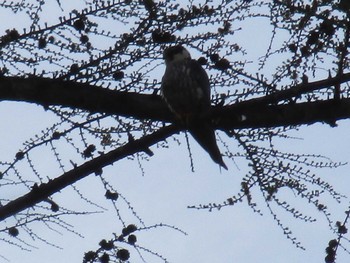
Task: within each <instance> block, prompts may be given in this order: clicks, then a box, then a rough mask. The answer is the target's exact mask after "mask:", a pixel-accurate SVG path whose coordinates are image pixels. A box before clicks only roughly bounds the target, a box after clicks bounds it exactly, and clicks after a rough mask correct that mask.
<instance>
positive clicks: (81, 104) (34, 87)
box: [0, 73, 350, 130]
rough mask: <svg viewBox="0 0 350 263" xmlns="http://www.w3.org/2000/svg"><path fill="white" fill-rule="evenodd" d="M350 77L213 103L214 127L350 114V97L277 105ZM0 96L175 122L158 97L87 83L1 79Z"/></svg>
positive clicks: (279, 123) (290, 122)
mask: <svg viewBox="0 0 350 263" xmlns="http://www.w3.org/2000/svg"><path fill="white" fill-rule="evenodd" d="M349 80H350V73H347V74H344V75H342V76H341V77H339V76H338V77H334V78H328V79H326V80H320V81H315V82H310V83H304V84H299V85H296V86H294V87H291V88H290V89H287V90H282V91H278V92H275V93H273V94H270V95H267V96H264V97H260V98H255V99H251V100H247V101H244V102H240V103H236V104H233V105H228V106H224V107H212V116H211V117H212V118H213V120H214V126H215V128H219V129H224V130H228V129H241V128H261V127H278V126H287V125H301V124H312V123H315V122H320V121H321V122H327V123H331V122H335V121H336V120H339V119H345V118H350V113H349V108H350V106H349V99H341V100H339V101H333V100H327V101H315V102H304V103H298V104H292V103H290V104H283V105H276V104H277V102H279V101H282V100H286V99H288V98H293V97H296V96H298V95H300V94H303V93H307V92H312V91H315V90H319V89H323V88H328V87H331V86H333V85H336V84H340V83H344V82H347V81H349ZM0 87H1V88H0V100H13V101H25V102H31V103H36V104H39V105H42V106H44V107H47V106H49V105H60V106H66V107H71V108H80V109H84V110H87V111H90V112H101V113H109V114H116V115H122V116H126V117H133V118H137V119H150V120H154V121H164V122H174V116H173V114H172V113H171V112H170V111H169V110H168V108H167V106H166V105H165V103H164V101H163V100H162V98H161V97H160V96H158V95H155V94H153V95H149V94H138V93H132V92H118V91H113V90H109V89H105V88H101V87H96V86H93V85H89V84H85V83H76V82H70V81H58V80H51V79H45V78H38V77H31V78H19V77H3V78H0Z"/></svg>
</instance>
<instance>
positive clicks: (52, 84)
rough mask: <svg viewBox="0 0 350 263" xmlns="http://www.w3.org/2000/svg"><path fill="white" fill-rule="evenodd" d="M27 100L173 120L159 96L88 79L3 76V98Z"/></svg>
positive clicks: (0, 94) (0, 89)
mask: <svg viewBox="0 0 350 263" xmlns="http://www.w3.org/2000/svg"><path fill="white" fill-rule="evenodd" d="M2 100H9V101H24V102H29V103H35V104H38V105H42V106H44V107H47V106H52V105H58V106H63V107H70V108H73V109H76V108H78V109H83V110H87V111H89V112H101V113H110V114H116V115H122V116H126V117H134V118H137V119H155V120H171V119H172V117H173V116H172V114H171V113H170V112H169V110H168V108H167V106H166V105H165V103H164V102H163V100H162V99H161V97H160V96H157V95H148V94H138V93H134V92H118V91H113V90H110V89H106V88H101V87H97V86H93V85H89V84H86V83H78V82H73V81H62V80H54V79H47V78H39V77H30V78H20V77H2V78H0V101H2Z"/></svg>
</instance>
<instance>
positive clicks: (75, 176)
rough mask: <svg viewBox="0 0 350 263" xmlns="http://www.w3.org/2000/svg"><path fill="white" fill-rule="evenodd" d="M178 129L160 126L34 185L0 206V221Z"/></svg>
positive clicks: (142, 149)
mask: <svg viewBox="0 0 350 263" xmlns="http://www.w3.org/2000/svg"><path fill="white" fill-rule="evenodd" d="M179 131H180V129H179V128H178V127H176V126H174V125H170V126H166V127H163V128H160V129H159V130H158V131H156V132H154V133H152V134H150V135H146V136H144V137H142V138H140V139H138V140H135V141H130V142H129V143H127V144H125V145H124V146H121V147H119V148H117V149H115V150H112V151H110V152H109V153H107V154H104V155H101V156H99V157H96V158H94V159H93V160H91V161H88V162H85V163H84V164H82V165H80V166H77V167H76V168H74V169H72V170H70V171H68V172H66V173H64V174H62V175H61V176H59V177H57V178H56V179H53V180H50V181H49V182H48V183H45V184H41V185H39V186H34V187H33V189H32V190H31V191H30V192H29V193H27V194H25V195H23V196H21V197H19V198H17V199H15V200H13V201H10V202H9V203H7V204H6V205H4V206H1V207H0V221H2V220H4V219H6V218H8V217H10V216H12V215H15V214H17V213H19V212H21V211H23V210H24V209H27V208H30V207H32V206H34V205H35V204H37V203H39V202H41V201H44V200H46V199H47V198H48V197H49V196H51V195H53V194H54V193H57V192H59V191H60V190H62V189H64V188H65V187H67V186H69V185H71V184H73V183H75V182H77V181H79V180H81V179H83V178H84V177H86V176H88V175H90V174H92V173H94V172H97V171H99V170H101V169H102V168H103V167H105V166H107V165H110V164H113V163H114V162H116V161H118V160H120V159H123V158H125V157H127V156H129V155H132V154H135V153H137V152H140V151H144V150H145V149H147V148H148V147H150V146H151V145H153V144H155V143H157V142H159V141H162V140H165V139H166V138H167V137H169V136H171V135H172V134H174V133H177V132H179Z"/></svg>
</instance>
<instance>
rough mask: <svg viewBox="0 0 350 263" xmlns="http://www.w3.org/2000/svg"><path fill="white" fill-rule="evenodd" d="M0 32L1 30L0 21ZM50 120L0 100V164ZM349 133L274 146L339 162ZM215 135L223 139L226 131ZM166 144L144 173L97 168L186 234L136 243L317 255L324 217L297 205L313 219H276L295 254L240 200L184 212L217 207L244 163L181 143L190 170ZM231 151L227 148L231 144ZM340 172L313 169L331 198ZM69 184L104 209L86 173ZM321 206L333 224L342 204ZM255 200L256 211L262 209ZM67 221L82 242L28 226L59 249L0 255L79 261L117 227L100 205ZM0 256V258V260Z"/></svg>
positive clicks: (326, 131) (151, 215)
mask: <svg viewBox="0 0 350 263" xmlns="http://www.w3.org/2000/svg"><path fill="white" fill-rule="evenodd" d="M3 27H5V28H6V25H3ZM8 27H13V25H11V26H8ZM1 32H2V31H1ZM247 37H248V38H249V36H247ZM55 120H56V119H55V117H54V116H53V115H52V114H51V113H50V112H45V111H44V110H43V109H42V108H41V107H38V106H36V105H33V104H25V103H9V102H1V103H0V121H1V123H2V124H3V125H2V128H1V129H0V135H1V140H0V160H4V159H5V160H8V159H9V156H14V155H15V153H16V152H17V150H18V148H20V147H21V145H22V143H23V142H24V141H25V140H27V139H28V138H30V137H32V136H34V135H35V134H37V133H40V131H41V130H42V129H44V128H45V127H46V126H47V125H48V124H49V123H53V122H54V121H55ZM349 128H350V122H349V121H347V120H346V121H340V122H339V123H338V127H336V128H331V127H329V126H328V125H325V124H315V125H311V126H306V127H302V128H301V129H300V130H299V131H294V132H292V133H291V135H293V136H296V137H300V138H303V139H295V140H285V141H281V142H279V146H280V147H281V148H283V149H285V150H290V151H292V152H298V153H300V152H301V153H316V154H321V155H326V156H328V157H330V158H332V160H334V161H341V162H347V161H350V152H349V151H348V148H349V136H350V135H349V133H348V131H349ZM220 135H221V137H223V138H225V140H227V137H225V136H226V135H224V134H220ZM176 138H177V139H178V140H180V142H181V145H180V146H179V145H178V144H177V143H176V142H171V140H169V141H170V143H169V148H168V149H156V148H155V147H152V151H153V152H154V153H155V155H154V156H152V157H150V160H149V161H148V162H143V169H144V174H142V172H141V170H140V168H139V167H138V165H137V164H136V162H134V161H131V160H122V161H120V162H118V163H116V164H114V165H113V166H109V167H107V168H106V169H104V174H105V176H106V177H108V179H109V180H110V181H111V182H112V183H113V184H114V185H115V186H116V188H117V189H118V192H120V193H121V194H122V195H123V196H124V197H125V198H126V199H127V200H128V202H130V203H131V205H132V207H133V209H134V210H135V211H136V213H137V214H138V215H139V216H140V217H141V218H142V220H143V221H144V222H145V224H146V225H149V226H151V225H154V224H158V223H161V222H162V223H164V224H168V225H171V226H175V227H177V228H179V229H181V230H182V231H184V232H186V233H187V235H184V234H183V233H182V232H180V231H176V230H174V229H172V228H167V227H161V228H156V229H152V230H148V231H142V232H140V233H137V237H138V244H140V245H143V246H144V247H146V248H149V249H151V250H152V251H154V252H157V253H160V254H161V255H163V256H164V257H166V258H167V259H168V260H169V262H185V263H187V262H204V263H206V262H225V263H226V262H227V263H230V262H244V263H253V262H254V263H255V262H277V263H278V262H284V263H295V262H309V263H316V262H323V259H324V257H325V253H324V249H325V248H326V246H327V244H328V241H329V240H330V239H333V238H335V235H334V234H333V233H331V232H330V230H329V227H328V222H327V221H326V220H325V218H324V217H323V216H322V215H319V214H318V213H317V211H315V209H313V208H312V207H311V206H308V205H307V204H306V203H300V205H301V208H302V209H303V210H304V211H305V212H308V213H310V215H315V216H316V218H317V219H318V221H317V222H316V223H312V224H311V223H304V222H299V221H298V220H295V219H293V218H290V217H288V216H287V215H284V214H281V218H283V220H285V221H284V222H285V224H286V225H287V226H289V227H290V228H291V230H292V231H293V233H294V236H295V237H297V238H298V240H299V241H300V242H301V243H302V245H303V246H304V247H305V248H306V250H305V251H304V250H300V249H297V248H295V247H294V246H293V244H292V243H291V242H290V241H289V240H287V239H286V238H285V236H284V235H283V233H282V231H281V230H280V229H279V228H278V226H277V224H276V222H275V221H274V220H273V218H272V216H271V215H270V214H269V212H268V211H267V210H263V216H261V215H259V214H257V213H254V212H253V211H252V210H251V209H250V208H249V207H248V206H247V204H246V202H242V203H240V204H237V205H235V206H233V207H228V208H224V209H222V210H220V211H216V210H214V211H212V212H208V211H206V210H195V209H187V206H188V205H198V204H207V203H211V202H217V203H220V202H222V201H223V200H225V199H227V198H228V197H230V196H232V195H233V194H235V193H236V192H237V191H239V189H240V182H241V178H242V176H244V174H245V173H246V172H247V167H245V165H244V162H240V161H237V163H233V162H230V161H229V160H225V161H226V164H227V165H228V167H229V170H228V171H224V170H223V171H220V170H219V168H218V167H217V165H216V164H214V163H213V162H212V161H211V160H210V158H209V156H208V155H207V154H206V153H205V152H204V151H203V150H202V149H201V148H200V146H198V145H197V144H196V143H195V142H194V141H193V139H191V141H190V143H191V147H192V151H193V153H194V154H193V155H194V164H195V172H194V173H193V172H191V168H190V161H189V158H188V152H187V147H186V141H185V137H184V135H183V134H180V135H178V136H176ZM231 147H236V146H235V144H234V143H232V144H231ZM38 158H42V159H43V160H44V162H43V166H42V169H43V171H44V172H46V173H48V174H50V172H51V170H50V165H51V164H52V163H51V162H52V161H50V160H49V158H48V157H47V156H46V155H45V154H44V153H42V155H39V156H38ZM169 160H171V161H170V162H169ZM348 169H349V166H344V167H341V168H339V169H337V170H329V169H324V170H317V172H318V173H319V174H320V176H322V178H324V179H325V180H326V181H329V182H330V183H332V184H333V185H334V186H335V189H337V190H339V192H341V193H344V194H349V187H348V185H349V183H350V179H349V175H348ZM76 186H77V187H79V189H80V190H81V191H82V192H89V193H90V194H91V192H92V193H93V195H94V196H95V200H96V201H97V202H101V203H102V204H103V205H106V203H105V200H104V198H103V195H104V191H103V189H101V183H100V182H99V180H97V178H96V177H93V176H92V177H89V178H87V179H86V180H83V181H81V182H78V183H77V184H76ZM64 191H65V193H64V194H61V195H57V196H54V200H55V201H57V202H59V203H62V204H63V203H64V204H65V205H66V206H68V207H70V208H72V209H74V208H76V209H80V207H79V206H80V205H81V203H80V202H79V203H74V202H71V196H72V195H71V189H67V190H64ZM94 192H96V193H94ZM18 195H19V193H16V192H14V193H13V196H14V197H16V196H18ZM286 197H288V198H289V199H290V200H291V201H292V202H294V201H295V202H299V201H298V200H296V198H295V197H294V196H293V195H290V194H288V193H286ZM257 201H261V200H259V199H257ZM329 202H330V204H331V205H332V207H331V208H330V210H331V211H332V212H334V214H335V215H337V216H338V217H337V216H336V218H338V220H342V219H343V218H344V216H345V214H344V211H345V209H346V207H347V206H348V202H347V201H346V200H345V201H344V204H341V205H338V204H336V203H335V202H333V201H332V200H329ZM118 204H119V203H118ZM260 204H261V206H262V207H263V203H260ZM120 206H121V207H120V212H121V213H122V217H123V218H124V219H125V220H126V221H127V222H130V223H135V224H138V222H137V221H136V220H135V217H134V216H133V215H132V214H131V213H130V210H129V209H127V207H126V205H125V203H123V202H120ZM81 209H83V208H81ZM67 222H69V223H71V224H72V225H73V226H74V230H75V231H77V232H78V233H81V234H82V235H83V236H84V237H81V236H78V235H75V234H72V233H69V232H67V231H61V233H56V232H53V231H49V230H48V229H47V228H45V227H43V226H42V225H40V224H37V225H35V226H34V229H35V230H36V231H38V232H39V233H40V234H43V235H44V236H45V238H46V239H47V240H49V241H50V242H53V243H54V244H56V245H57V246H60V247H62V249H58V248H54V247H52V246H49V245H46V244H43V243H40V242H39V243H33V242H31V244H34V245H35V246H36V247H37V248H32V250H31V251H30V252H28V251H23V250H21V249H18V248H17V247H14V246H11V245H7V244H4V245H1V249H0V255H3V256H4V257H6V258H8V259H9V260H10V262H15V263H16V262H24V260H25V262H28V263H31V262H52V263H56V262H57V263H58V262H81V261H82V255H83V253H84V252H86V251H89V250H95V249H96V248H97V247H98V243H99V241H100V240H101V239H103V238H105V239H108V238H111V237H112V235H111V233H112V232H114V233H116V234H118V233H119V232H120V230H121V224H120V222H119V221H118V218H117V216H116V214H115V212H114V211H113V209H112V208H110V207H109V211H106V212H105V213H98V214H93V215H89V216H79V217H73V216H71V217H68V218H67ZM131 253H132V262H141V260H140V258H139V257H138V256H137V253H136V252H135V251H134V250H131ZM143 255H144V256H145V259H146V260H147V262H161V261H160V260H157V258H156V257H154V256H152V255H150V254H149V253H143ZM2 260H3V259H1V258H0V262H2ZM348 260H349V255H346V254H344V253H342V252H341V251H340V253H339V255H338V262H346V261H348ZM3 262H6V260H3Z"/></svg>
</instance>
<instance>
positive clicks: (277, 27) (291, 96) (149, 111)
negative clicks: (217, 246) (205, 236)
mask: <svg viewBox="0 0 350 263" xmlns="http://www.w3.org/2000/svg"><path fill="white" fill-rule="evenodd" d="M72 2H74V1H72ZM77 2H78V1H77ZM175 2H176V1H175ZM349 10H350V7H349V4H348V1H346V0H340V1H328V0H309V1H299V0H274V1H254V0H253V1H247V0H237V1H229V0H218V1H213V2H211V1H208V0H207V1H178V3H174V1H170V0H164V1H152V0H143V1H142V0H140V1H128V0H108V1H107V0H106V1H105V0H99V1H97V0H85V1H81V2H79V4H77V3H74V4H67V3H64V2H63V1H56V2H55V1H11V2H9V1H3V2H2V3H0V12H1V13H4V15H5V14H6V15H7V16H9V17H12V18H14V17H17V18H21V23H22V24H21V27H20V26H17V25H16V26H14V25H12V24H10V23H9V24H6V21H4V22H3V23H4V25H5V26H6V27H7V28H6V31H5V32H4V33H3V34H2V36H1V37H0V55H1V61H0V100H1V101H4V100H8V101H18V102H28V103H35V104H37V105H40V106H42V107H43V109H44V110H45V111H47V112H48V113H52V114H53V115H54V116H55V117H56V118H55V122H54V123H53V124H52V125H51V126H48V127H47V128H46V129H44V130H43V131H42V132H41V133H39V134H37V135H35V136H33V137H31V138H29V139H28V140H26V141H25V142H24V143H23V146H22V147H21V148H20V149H16V153H15V154H14V155H12V156H8V159H7V160H1V161H0V175H1V180H0V187H1V189H2V190H3V191H2V192H1V193H0V200H1V207H0V218H1V220H3V222H4V224H3V225H2V228H1V232H0V239H1V240H2V241H4V242H7V243H9V244H16V245H18V246H19V247H20V248H26V249H28V247H29V245H27V243H23V242H21V240H23V239H26V238H28V237H30V238H31V239H32V240H34V241H36V240H38V241H39V240H41V241H43V240H44V242H46V243H49V241H47V240H46V239H45V237H41V235H39V234H37V233H35V231H33V229H34V228H32V227H31V225H32V224H36V223H38V222H43V223H44V224H45V225H46V226H48V227H49V228H50V227H52V226H55V227H57V226H58V227H60V228H61V229H63V230H67V231H71V232H73V233H74V227H73V226H70V225H69V224H67V223H65V221H64V220H63V217H64V216H67V215H79V214H82V215H88V214H91V213H96V212H101V211H103V205H100V204H96V203H94V202H93V201H92V199H93V198H92V196H93V194H94V193H86V194H85V193H82V192H81V191H80V190H79V189H78V187H75V186H74V183H75V182H77V181H78V180H82V179H85V178H86V177H88V176H96V178H97V180H98V181H99V182H100V185H99V186H94V187H96V188H98V187H100V188H102V189H103V192H104V193H105V199H106V200H107V201H108V202H110V203H111V205H112V206H113V207H114V208H115V211H116V214H117V215H118V218H119V220H120V221H121V222H122V224H123V226H125V228H124V229H123V230H122V234H120V235H115V234H114V237H113V238H111V239H110V240H106V239H103V240H102V241H101V242H100V243H99V248H98V249H97V250H96V251H90V252H86V254H85V256H84V259H83V262H111V261H112V262H118V261H126V260H129V257H130V256H131V254H130V252H131V251H132V250H131V249H130V248H132V249H135V250H136V251H137V252H138V254H139V255H140V257H141V258H142V255H141V251H142V252H147V253H150V254H152V255H155V256H156V257H158V258H160V259H161V260H163V261H166V259H165V258H164V257H163V256H161V255H159V254H157V253H156V252H153V251H150V250H148V249H147V248H146V246H141V245H139V241H138V240H137V235H136V234H135V233H136V232H137V231H140V230H151V229H153V228H154V227H147V226H146V224H145V223H144V222H143V221H142V219H141V218H140V217H139V216H138V215H137V213H136V212H135V211H134V208H133V207H132V205H131V204H130V203H129V202H128V201H127V199H126V198H125V197H124V195H126V193H122V191H120V190H119V189H115V186H113V184H112V183H111V182H109V179H108V176H107V175H105V173H104V172H103V168H104V167H106V166H108V165H110V164H113V163H115V162H117V161H118V160H120V159H122V158H125V157H128V158H130V159H132V160H134V161H135V162H137V164H138V165H139V166H140V169H141V171H142V173H143V169H142V163H143V162H144V161H150V162H152V159H151V158H150V157H151V156H152V155H153V151H151V150H150V148H149V147H151V146H152V145H156V147H157V148H160V149H158V150H157V151H155V154H157V152H159V151H161V149H162V148H166V147H169V146H168V142H167V140H166V139H167V138H169V137H171V136H174V135H175V134H177V133H179V132H181V131H183V127H179V126H178V125H177V123H176V121H175V118H174V116H173V114H172V113H171V112H170V111H169V109H168V108H167V107H166V105H165V103H164V102H163V100H162V98H161V97H160V94H159V87H160V83H161V77H160V76H161V75H160V73H159V72H160V68H161V67H162V64H163V61H162V52H163V50H164V48H166V47H168V46H170V45H174V44H182V45H184V46H186V48H188V49H189V50H190V51H191V52H192V54H193V57H194V58H196V59H197V58H198V61H199V62H200V64H202V65H203V67H204V68H205V69H206V71H207V72H208V74H209V75H210V81H211V87H212V94H213V95H212V104H213V107H212V112H211V114H210V116H208V118H210V119H211V122H212V125H213V127H215V128H216V129H217V130H219V131H220V132H221V133H223V136H222V137H224V136H225V138H226V139H223V140H221V147H222V148H225V149H226V150H225V151H224V154H223V155H224V158H225V159H229V160H232V162H231V164H232V163H234V162H236V161H237V160H244V161H245V162H246V165H247V166H248V167H249V172H248V173H247V174H245V175H244V176H243V177H242V179H241V191H240V192H238V193H227V196H228V198H227V200H223V201H222V202H221V203H215V204H214V203H210V204H199V205H192V206H189V207H190V208H194V209H206V210H209V211H212V210H214V209H223V208H226V209H227V208H228V207H231V206H233V205H235V204H236V203H238V202H242V201H245V202H246V203H247V204H248V205H249V206H250V207H251V208H252V209H253V210H254V211H256V212H257V213H260V214H262V213H263V212H262V210H264V209H265V211H266V209H267V211H268V212H269V213H270V214H271V215H272V217H273V219H274V220H275V221H276V223H277V225H278V226H279V227H280V228H281V229H282V232H283V234H284V235H285V236H286V237H287V238H288V239H289V240H290V241H291V242H292V243H293V244H294V245H295V246H297V247H299V248H302V244H301V243H300V242H299V241H298V240H297V239H296V237H295V236H294V235H293V233H292V231H291V230H290V229H289V227H288V226H286V225H285V223H284V222H283V221H282V220H281V219H280V218H279V213H280V212H282V211H286V212H288V213H290V214H291V216H292V217H294V218H296V219H300V220H303V221H306V222H313V221H315V218H314V217H313V216H312V215H307V214H304V212H302V211H301V210H300V209H298V207H295V206H294V205H292V204H290V202H289V200H288V199H286V200H285V197H284V196H283V194H280V193H283V192H285V191H291V192H293V193H294V194H295V196H297V197H299V198H300V199H301V200H305V203H308V204H311V205H313V206H314V208H315V213H316V212H317V211H320V212H322V213H323V214H324V215H325V217H326V218H327V220H328V222H329V225H330V227H331V229H332V230H333V231H334V233H335V234H336V235H337V239H334V240H331V241H330V243H329V245H328V247H327V248H326V259H325V261H326V262H335V260H336V252H337V249H338V248H340V247H341V248H344V249H345V251H347V250H346V248H345V245H346V244H347V245H349V244H348V240H349V239H347V238H345V235H347V224H348V216H349V213H348V212H347V217H346V219H345V220H344V222H340V221H339V222H337V223H334V221H333V219H332V218H331V214H330V212H329V211H328V207H327V204H326V203H323V202H324V201H323V200H324V199H323V198H322V197H323V196H330V197H331V198H333V199H334V200H336V201H337V202H341V201H342V200H343V196H342V195H341V194H340V193H338V192H337V191H336V190H335V189H334V188H333V187H332V185H331V184H330V183H328V182H326V181H325V180H323V179H322V178H320V177H319V176H318V175H317V174H316V169H319V168H332V169H333V168H337V167H339V166H340V165H343V163H340V162H334V161H332V160H330V159H328V158H327V157H324V156H321V155H318V154H304V153H291V152H285V151H284V150H282V149H279V148H278V146H277V143H276V141H277V140H286V141H291V140H294V138H292V137H291V136H290V135H289V132H290V131H295V130H297V129H298V127H299V126H301V125H310V124H313V123H316V122H321V123H325V124H326V125H330V126H332V127H336V125H337V121H338V120H341V119H347V118H349V117H350V98H349V92H350V89H349V86H348V82H349V80H350V72H349V67H350V66H349V48H350V43H349V39H350V26H349V25H350V11H349ZM48 14H49V16H48ZM4 25H3V26H4ZM260 27H261V28H260ZM259 30H260V31H261V30H263V32H264V36H261V38H262V39H259V40H258V41H259V46H258V45H257V40H256V39H246V38H244V37H242V36H244V34H242V33H245V32H252V33H251V34H254V33H256V32H258V31H259ZM263 37H264V39H263ZM252 42H253V43H252ZM24 131H25V129H24ZM28 136H29V135H28ZM233 144H235V145H236V146H238V147H230V146H231V145H233ZM41 152H44V153H45V154H47V156H51V157H53V158H54V159H55V162H56V167H52V171H54V172H53V173H50V174H49V175H46V174H45V175H44V174H43V173H42V171H41V169H38V167H39V166H40V164H41V162H44V161H45V160H42V159H40V158H38V153H41ZM191 156H192V155H191V154H190V158H191ZM173 161H174V162H176V159H174V160H173ZM227 163H229V162H228V161H227ZM194 165H195V162H194ZM228 166H230V165H228ZM231 169H233V168H232V167H231ZM235 176H237V174H236V175H235ZM68 186H72V188H73V190H74V192H75V193H76V197H77V200H80V201H81V202H82V203H84V204H87V205H88V207H89V209H85V208H84V209H82V210H70V209H68V208H65V206H66V205H65V204H64V203H60V202H56V201H54V200H55V199H56V196H58V195H64V194H65V188H66V187H68ZM15 188H16V189H18V193H22V196H21V197H18V198H17V199H13V195H11V194H10V193H12V189H15ZM54 194H55V197H53V195H54ZM10 196H11V197H10ZM261 199H262V200H264V202H263V203H259V204H258V202H257V201H256V200H261ZM121 203H123V204H126V205H127V207H128V209H129V211H131V214H132V215H133V216H134V218H135V221H137V222H138V224H139V225H140V226H141V227H136V225H134V224H130V225H128V224H126V222H124V220H123V218H122V216H121V214H120V211H119V210H118V207H119V206H120V204H121ZM90 208H91V209H90ZM8 219H11V220H8ZM161 226H163V225H162V224H159V225H156V226H155V227H161ZM171 228H173V229H176V228H175V227H171ZM176 230H177V229H176ZM131 233H133V234H131ZM18 237H21V239H16V238H18ZM345 243H346V244H345ZM126 247H127V248H126Z"/></svg>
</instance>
